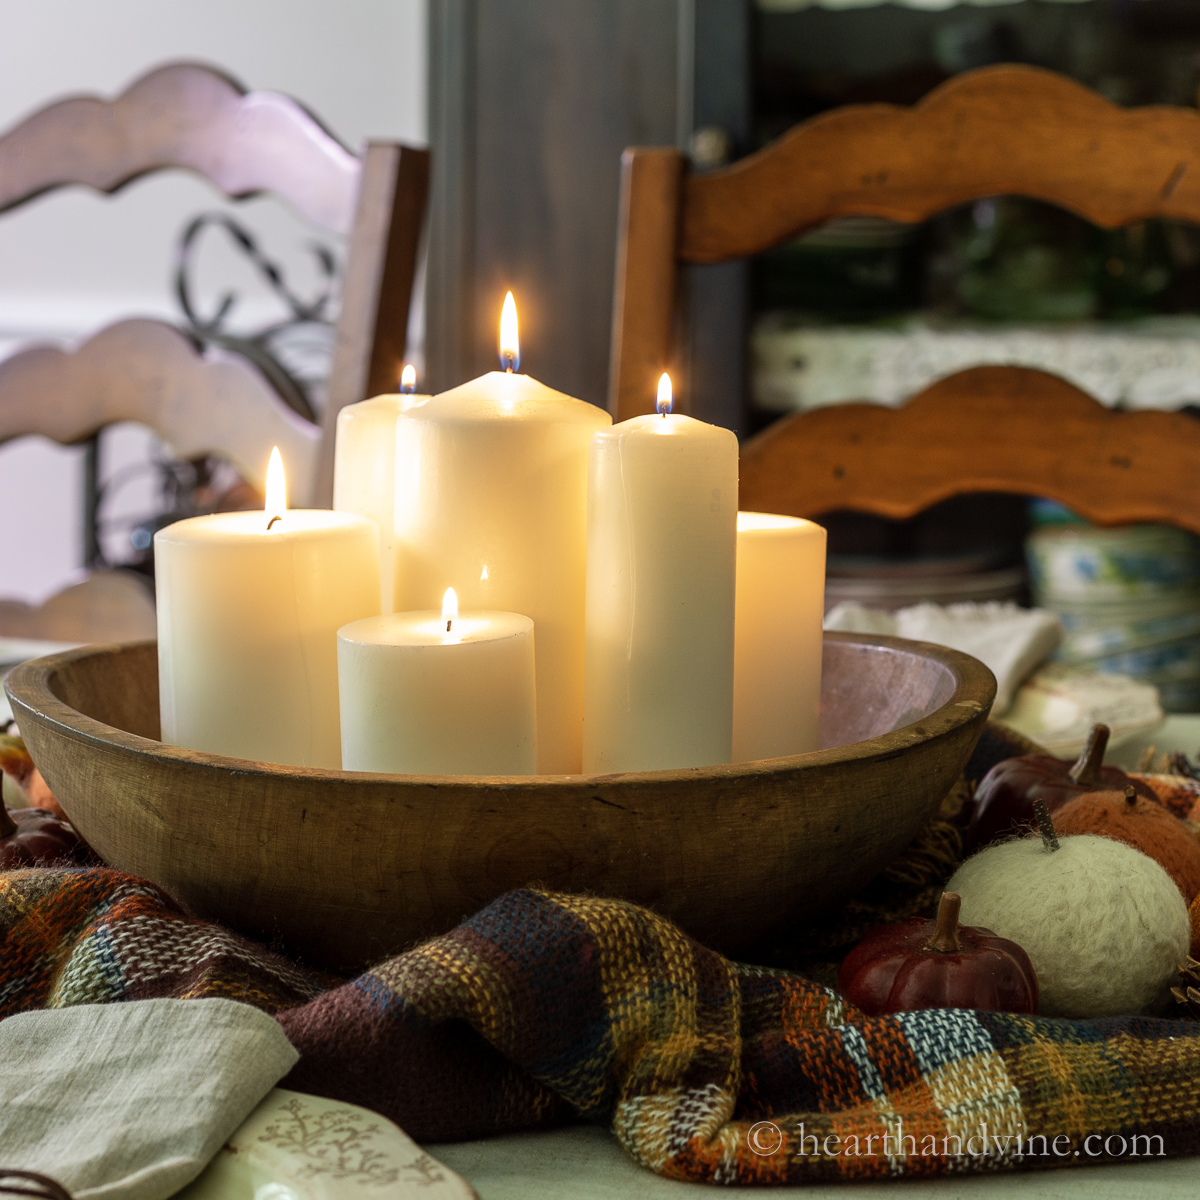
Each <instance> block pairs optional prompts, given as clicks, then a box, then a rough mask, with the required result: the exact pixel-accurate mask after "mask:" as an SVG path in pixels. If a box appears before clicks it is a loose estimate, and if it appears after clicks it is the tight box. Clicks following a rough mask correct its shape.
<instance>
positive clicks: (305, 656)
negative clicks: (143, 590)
mask: <svg viewBox="0 0 1200 1200" xmlns="http://www.w3.org/2000/svg"><path fill="white" fill-rule="evenodd" d="M272 459H273V463H274V464H275V465H273V467H272V469H271V470H270V471H268V474H267V493H268V507H267V511H266V512H261V511H260V512H230V513H216V514H214V515H212V516H205V517H190V518H188V519H187V520H184V521H177V522H176V523H175V524H174V525H168V526H167V527H166V529H161V530H159V532H158V533H157V534H155V535H154V570H155V590H156V592H157V594H158V690H159V707H160V712H161V717H162V740H163V741H164V742H166V743H168V744H169V745H172V746H186V747H187V748H188V749H189V750H206V751H208V752H209V753H212V754H228V755H231V756H232V757H234V758H248V759H254V760H257V761H264V762H276V763H287V764H289V765H292V766H301V767H329V768H332V769H333V770H337V768H338V767H340V766H341V748H340V737H339V722H338V697H337V636H336V635H337V631H338V629H339V628H340V627H341V626H343V625H345V624H347V623H348V622H350V621H355V620H358V619H359V618H360V617H365V616H370V615H373V614H375V613H378V612H379V555H378V551H377V546H378V536H377V534H376V530H375V526H374V525H373V524H372V523H371V522H370V521H368V520H366V519H365V518H363V517H359V516H355V515H354V514H353V513H338V512H329V511H327V510H324V509H311V510H304V509H299V510H297V509H289V508H287V506H286V503H285V501H284V499H283V480H282V470H281V468H279V467H278V462H277V453H276V454H274V455H272ZM276 480H277V483H275V482H273V481H276ZM273 492H274V493H275V494H274V495H272V493H273Z"/></svg>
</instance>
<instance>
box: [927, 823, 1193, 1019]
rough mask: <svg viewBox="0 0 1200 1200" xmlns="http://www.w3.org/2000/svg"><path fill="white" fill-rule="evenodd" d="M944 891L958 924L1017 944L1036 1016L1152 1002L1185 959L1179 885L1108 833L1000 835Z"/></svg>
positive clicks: (1120, 1009) (1102, 1011) (1109, 1013)
mask: <svg viewBox="0 0 1200 1200" xmlns="http://www.w3.org/2000/svg"><path fill="white" fill-rule="evenodd" d="M1047 826H1049V815H1048V814H1047V815H1046V821H1045V824H1044V825H1043V828H1044V829H1045V828H1046V827H1047ZM1051 841H1053V845H1054V846H1055V847H1056V848H1054V849H1052V848H1051ZM946 890H947V891H951V892H957V893H958V894H959V895H960V896H961V897H962V921H963V923H964V924H967V925H981V926H983V927H984V928H985V929H990V930H992V931H993V932H994V933H996V934H999V936H1000V937H1004V938H1011V939H1012V940H1013V941H1014V942H1016V943H1017V944H1018V945H1019V946H1021V947H1023V948H1024V950H1025V952H1026V953H1027V954H1028V955H1029V958H1030V961H1031V962H1032V963H1033V968H1034V970H1035V971H1036V972H1037V978H1038V984H1039V987H1040V989H1041V1000H1040V1004H1039V1006H1038V1011H1039V1012H1040V1013H1041V1014H1042V1015H1043V1016H1048V1017H1076V1018H1083V1017H1114V1016H1119V1015H1122V1014H1125V1013H1136V1012H1141V1011H1143V1010H1146V1009H1157V1008H1158V1007H1159V1006H1160V1005H1162V1003H1163V1002H1164V1001H1166V1000H1167V999H1169V989H1170V985H1171V984H1172V982H1174V980H1175V978H1176V974H1177V968H1178V965H1179V964H1180V963H1181V962H1183V961H1184V959H1185V958H1186V957H1187V953H1188V946H1189V943H1190V940H1191V922H1190V920H1189V917H1188V910H1187V905H1186V904H1185V903H1184V900H1183V897H1182V896H1181V895H1180V894H1179V888H1178V887H1176V886H1175V883H1174V881H1173V880H1172V879H1171V877H1170V876H1169V875H1168V874H1167V873H1166V871H1164V870H1163V868H1162V867H1160V866H1159V865H1158V863H1156V862H1155V861H1154V860H1153V859H1152V858H1148V857H1147V856H1146V855H1144V854H1143V853H1142V852H1141V851H1140V850H1135V849H1133V847H1132V846H1126V845H1124V844H1123V843H1122V842H1115V841H1113V840H1112V839H1111V838H1103V837H1095V836H1093V835H1090V834H1080V835H1079V836H1077V837H1064V838H1054V836H1053V827H1050V828H1049V834H1048V835H1047V836H1046V837H1039V836H1038V835H1036V834H1035V835H1033V836H1032V837H1027V838H1020V839H1018V840H1016V841H1010V842H1001V843H999V844H998V845H993V846H989V847H988V848H987V849H986V850H981V851H980V852H979V853H978V854H976V855H975V856H974V857H973V858H969V859H967V861H966V862H965V863H963V865H962V866H961V867H959V869H958V870H957V871H956V872H955V874H954V878H953V879H951V880H950V882H949V883H948V884H947V885H946Z"/></svg>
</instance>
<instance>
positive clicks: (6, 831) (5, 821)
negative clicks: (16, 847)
mask: <svg viewBox="0 0 1200 1200" xmlns="http://www.w3.org/2000/svg"><path fill="white" fill-rule="evenodd" d="M16 832H17V823H16V821H14V820H13V819H12V817H10V816H9V815H8V805H7V804H5V803H4V801H3V800H0V838H6V837H11V836H12V835H13V834H14V833H16Z"/></svg>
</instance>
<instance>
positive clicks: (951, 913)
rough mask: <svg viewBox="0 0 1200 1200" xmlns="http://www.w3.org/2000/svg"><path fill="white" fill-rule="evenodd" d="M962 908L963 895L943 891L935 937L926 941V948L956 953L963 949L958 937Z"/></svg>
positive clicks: (945, 952)
mask: <svg viewBox="0 0 1200 1200" xmlns="http://www.w3.org/2000/svg"><path fill="white" fill-rule="evenodd" d="M960 908H962V897H961V896H960V895H959V894H958V893H957V892H943V893H942V900H941V903H940V904H939V905H938V912H937V924H936V925H934V927H933V937H931V938H930V939H929V941H927V942H926V943H925V949H926V950H936V951H937V952H938V953H939V954H954V953H956V952H958V951H960V950H961V949H962V942H960V941H959V939H958V910H959V909H960Z"/></svg>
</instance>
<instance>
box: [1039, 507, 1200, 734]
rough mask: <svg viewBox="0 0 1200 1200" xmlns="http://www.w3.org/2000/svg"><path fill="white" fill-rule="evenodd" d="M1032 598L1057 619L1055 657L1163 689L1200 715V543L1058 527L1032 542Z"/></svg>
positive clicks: (1172, 703)
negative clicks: (1059, 635)
mask: <svg viewBox="0 0 1200 1200" xmlns="http://www.w3.org/2000/svg"><path fill="white" fill-rule="evenodd" d="M1026 553H1027V557H1028V561H1029V571H1030V576H1031V581H1032V589H1033V600H1034V603H1035V604H1036V605H1038V606H1039V607H1042V608H1048V609H1051V610H1052V611H1053V612H1056V613H1057V614H1058V615H1059V617H1060V618H1061V620H1062V623H1063V628H1064V630H1065V635H1064V637H1063V642H1062V645H1061V647H1060V648H1059V651H1058V653H1057V655H1056V658H1057V659H1058V660H1059V661H1061V662H1065V663H1071V664H1074V665H1077V666H1081V667H1086V668H1088V669H1091V670H1094V671H1099V672H1102V673H1106V674H1117V675H1129V676H1132V677H1133V678H1134V679H1139V680H1142V681H1143V682H1145V683H1151V684H1154V686H1155V687H1157V688H1158V692H1159V697H1160V700H1161V703H1162V707H1163V709H1164V710H1166V711H1167V712H1197V711H1200V542H1197V540H1196V538H1195V537H1193V536H1192V535H1191V534H1189V533H1185V532H1184V531H1183V530H1180V529H1175V528H1173V527H1171V526H1169V525H1126V526H1121V527H1118V528H1115V529H1097V528H1093V527H1091V526H1088V525H1082V524H1057V525H1051V526H1044V527H1042V528H1040V529H1036V530H1035V531H1034V532H1033V533H1032V534H1031V535H1030V537H1029V540H1028V542H1027V543H1026Z"/></svg>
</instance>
